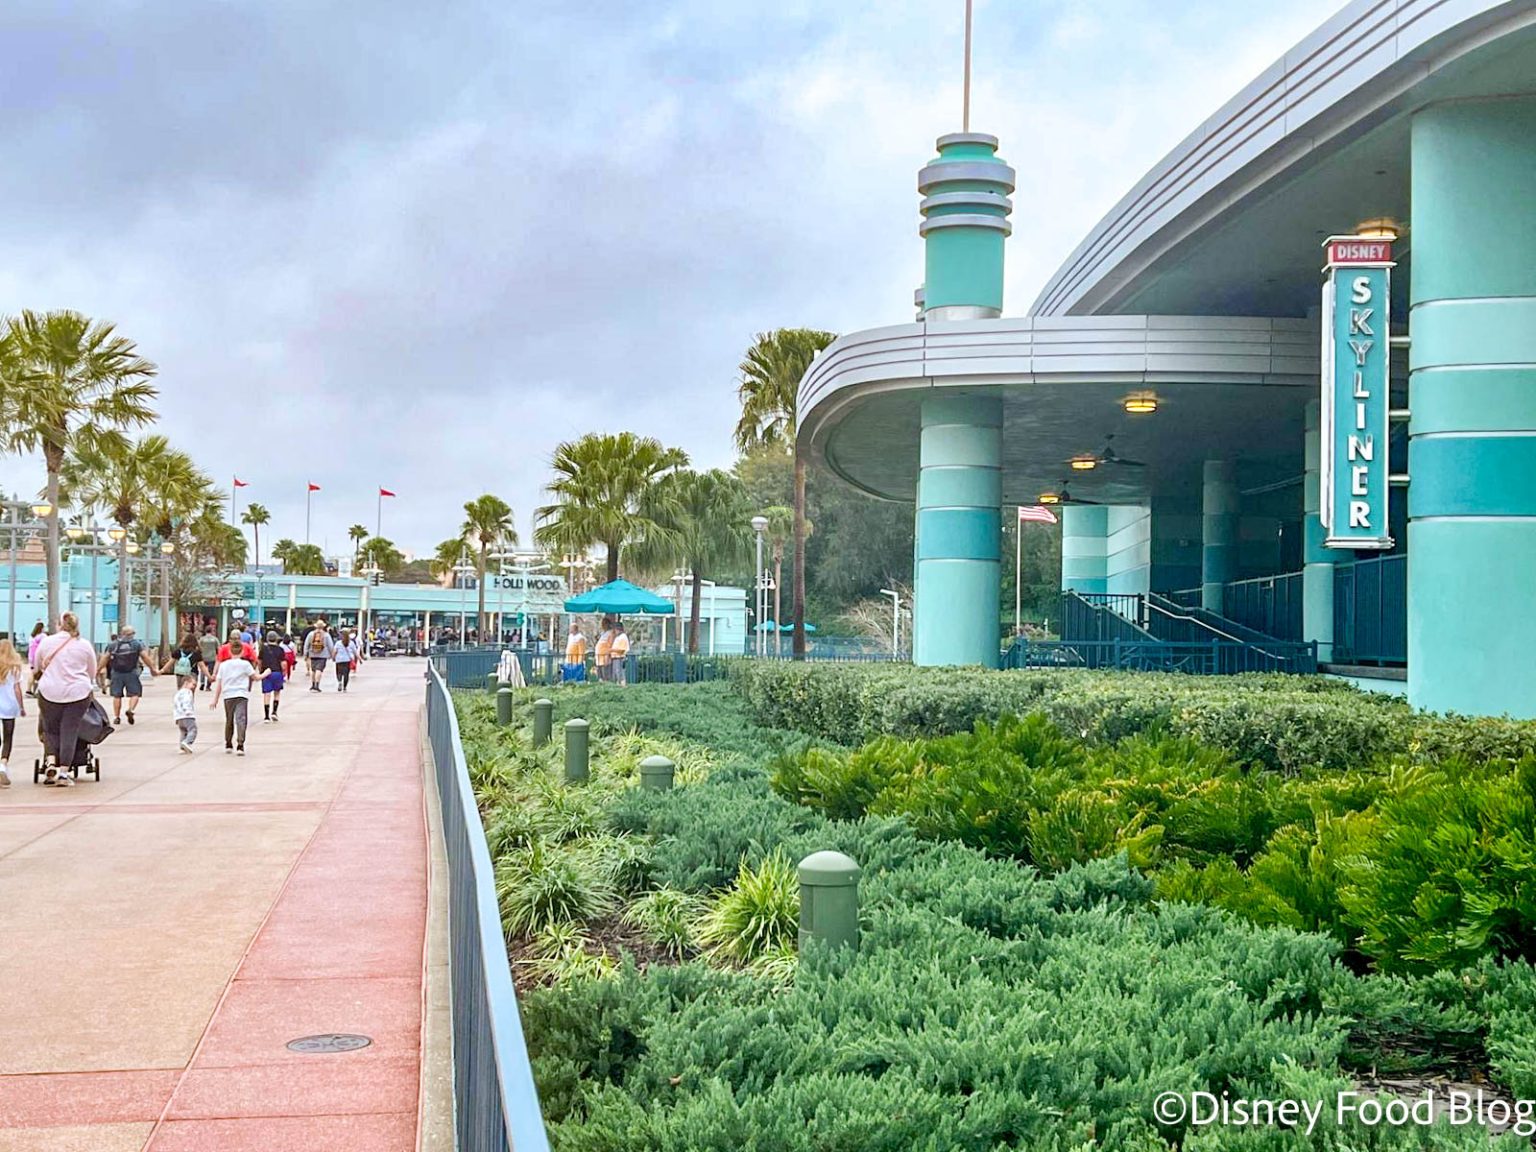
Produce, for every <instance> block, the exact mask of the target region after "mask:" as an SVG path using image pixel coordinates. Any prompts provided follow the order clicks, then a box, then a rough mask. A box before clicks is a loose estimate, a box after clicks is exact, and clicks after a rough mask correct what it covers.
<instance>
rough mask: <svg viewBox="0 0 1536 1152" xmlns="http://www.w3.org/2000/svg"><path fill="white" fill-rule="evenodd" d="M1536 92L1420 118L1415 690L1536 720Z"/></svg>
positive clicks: (1465, 706) (1444, 702) (1469, 709)
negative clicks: (1528, 95) (1534, 199)
mask: <svg viewBox="0 0 1536 1152" xmlns="http://www.w3.org/2000/svg"><path fill="white" fill-rule="evenodd" d="M1533 189H1536V99H1532V98H1520V99H1504V100H1487V101H1467V102H1459V103H1453V104H1442V105H1436V106H1433V107H1429V108H1426V109H1424V110H1423V111H1421V112H1419V113H1418V114H1417V115H1416V116H1415V117H1414V121H1413V228H1412V232H1411V237H1412V240H1413V268H1412V273H1413V283H1412V292H1411V300H1412V308H1411V312H1410V314H1409V322H1410V333H1411V335H1412V338H1413V343H1412V347H1411V349H1410V361H1409V363H1410V377H1409V379H1410V386H1409V406H1410V407H1411V408H1412V410H1413V420H1412V423H1411V425H1410V428H1409V437H1410V438H1409V449H1408V471H1409V474H1410V476H1411V477H1412V482H1411V485H1410V488H1409V498H1408V516H1409V525H1408V695H1409V699H1410V700H1411V701H1412V703H1413V704H1414V705H1416V706H1418V707H1421V708H1430V709H1435V710H1443V709H1454V710H1455V711H1458V712H1466V713H1472V714H1476V715H1499V714H1501V713H1505V712H1507V713H1509V714H1510V715H1512V716H1517V717H1536V201H1533V199H1532V196H1533Z"/></svg>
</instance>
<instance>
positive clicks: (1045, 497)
mask: <svg viewBox="0 0 1536 1152" xmlns="http://www.w3.org/2000/svg"><path fill="white" fill-rule="evenodd" d="M1040 503H1042V504H1060V503H1061V497H1060V496H1059V495H1058V494H1056V493H1055V492H1042V493H1040Z"/></svg>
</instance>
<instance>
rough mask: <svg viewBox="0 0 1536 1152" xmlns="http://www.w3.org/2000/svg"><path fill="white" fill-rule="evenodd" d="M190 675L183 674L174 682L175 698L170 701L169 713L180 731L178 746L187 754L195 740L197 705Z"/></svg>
mask: <svg viewBox="0 0 1536 1152" xmlns="http://www.w3.org/2000/svg"><path fill="white" fill-rule="evenodd" d="M193 683H194V680H193V678H192V677H191V676H183V677H182V678H181V679H180V680H178V681H177V682H176V698H175V699H174V700H173V701H172V702H171V715H172V716H173V717H174V718H175V720H176V729H177V731H179V732H180V733H181V743H180V745H178V747H180V748H181V750H182V751H183V752H185V753H187V754H188V755H191V753H192V745H193V744H195V743H196V742H197V705H196V703H195V702H194V701H193V698H192V685H193Z"/></svg>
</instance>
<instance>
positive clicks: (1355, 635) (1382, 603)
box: [1333, 553, 1408, 665]
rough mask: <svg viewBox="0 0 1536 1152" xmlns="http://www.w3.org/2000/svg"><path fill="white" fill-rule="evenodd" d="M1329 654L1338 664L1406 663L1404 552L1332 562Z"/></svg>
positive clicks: (1405, 568) (1406, 608)
mask: <svg viewBox="0 0 1536 1152" xmlns="http://www.w3.org/2000/svg"><path fill="white" fill-rule="evenodd" d="M1333 657H1334V659H1335V660H1336V661H1337V662H1339V663H1341V664H1379V665H1405V664H1407V663H1408V557H1407V556H1405V555H1403V554H1401V553H1398V554H1397V555H1393V556H1375V557H1372V558H1370V559H1368V560H1355V561H1352V562H1350V563H1347V564H1336V565H1334V569H1333Z"/></svg>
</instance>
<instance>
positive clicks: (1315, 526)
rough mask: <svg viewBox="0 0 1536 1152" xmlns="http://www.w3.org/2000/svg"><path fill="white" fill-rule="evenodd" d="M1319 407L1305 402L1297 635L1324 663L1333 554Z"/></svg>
mask: <svg viewBox="0 0 1536 1152" xmlns="http://www.w3.org/2000/svg"><path fill="white" fill-rule="evenodd" d="M1322 426H1323V406H1322V403H1321V402H1320V401H1317V400H1313V401H1310V402H1309V403H1308V404H1307V419H1306V432H1305V449H1304V450H1305V453H1306V457H1305V459H1306V466H1305V473H1306V474H1305V479H1304V482H1303V484H1302V513H1303V514H1302V545H1301V548H1302V557H1301V560H1302V564H1301V635H1302V639H1304V640H1316V641H1317V659H1318V662H1319V663H1322V664H1326V663H1328V662H1329V661H1331V660H1332V659H1333V561H1334V556H1335V553H1334V551H1333V550H1332V549H1330V548H1325V547H1323V540H1324V539H1325V538H1326V537H1327V535H1328V532H1327V529H1325V528H1324V527H1323V520H1322V514H1321V509H1322V499H1323V497H1322V489H1321V488H1320V487H1319V484H1321V482H1322V481H1321V480H1320V478H1319V471H1320V467H1321V464H1322V439H1321V436H1322Z"/></svg>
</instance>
